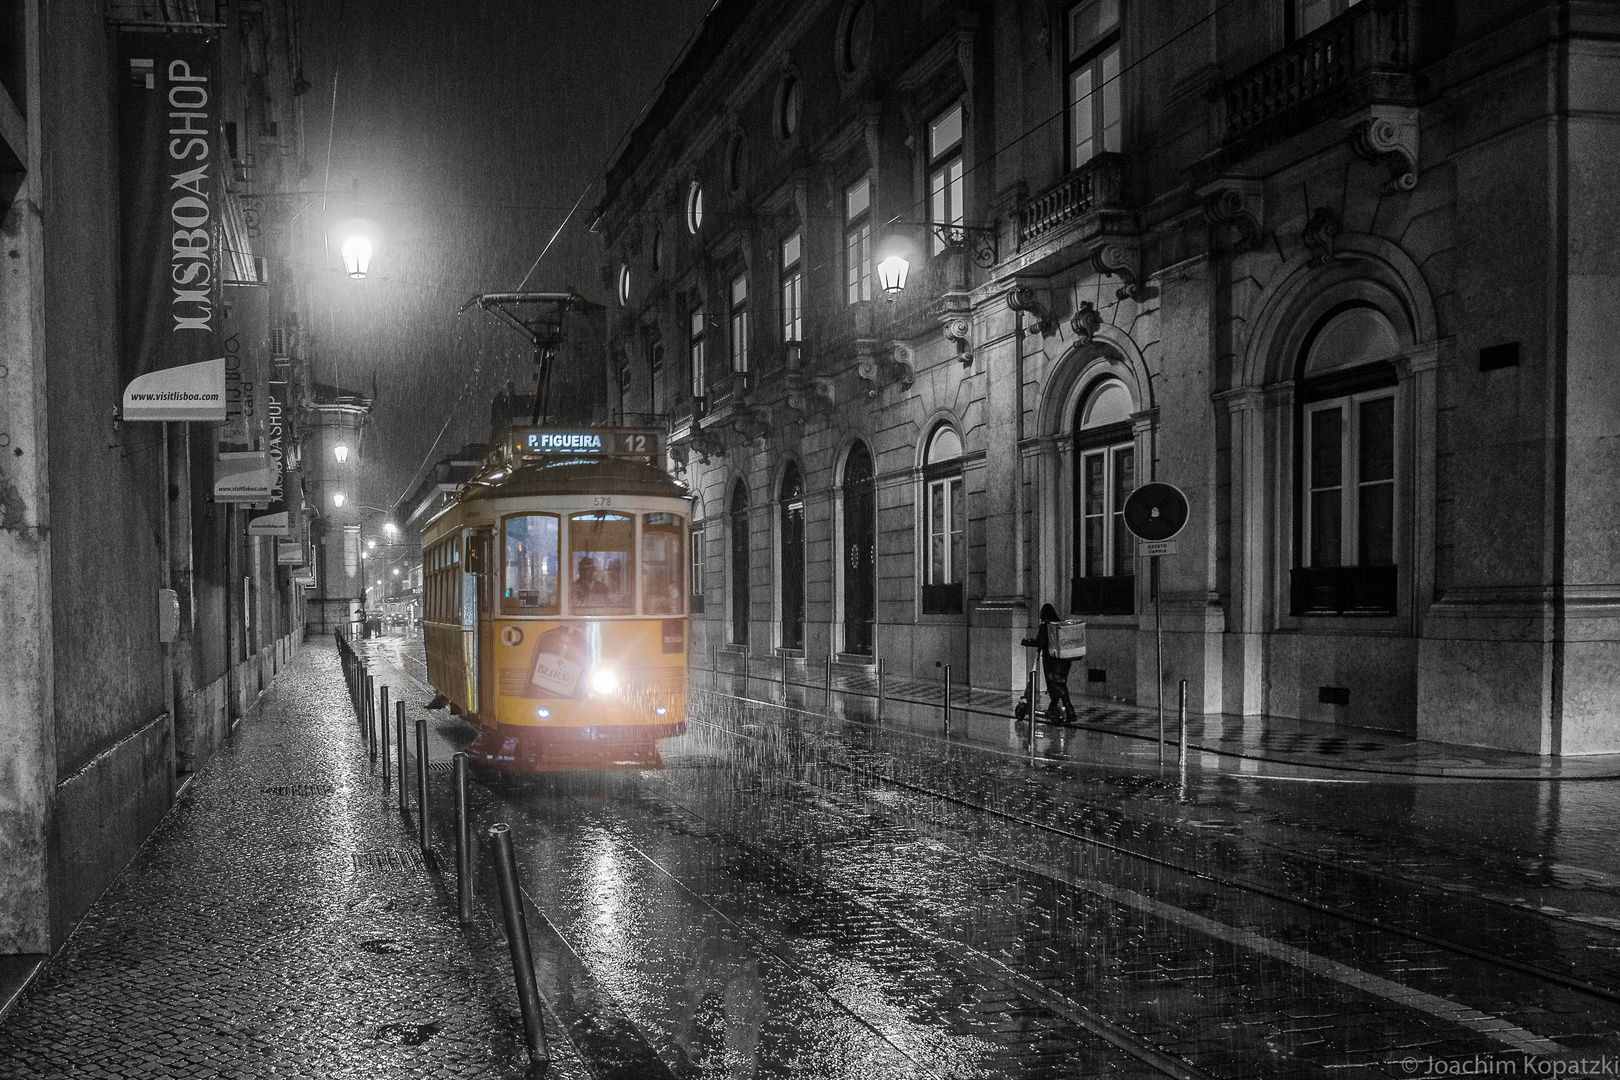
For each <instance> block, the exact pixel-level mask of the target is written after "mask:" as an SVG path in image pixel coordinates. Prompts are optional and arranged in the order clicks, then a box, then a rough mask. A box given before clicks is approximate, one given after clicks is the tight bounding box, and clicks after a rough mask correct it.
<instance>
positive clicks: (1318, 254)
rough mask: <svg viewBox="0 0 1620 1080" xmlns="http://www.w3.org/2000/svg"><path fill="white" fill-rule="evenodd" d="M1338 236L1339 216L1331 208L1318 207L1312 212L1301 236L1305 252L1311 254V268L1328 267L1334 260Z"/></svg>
mask: <svg viewBox="0 0 1620 1080" xmlns="http://www.w3.org/2000/svg"><path fill="white" fill-rule="evenodd" d="M1338 236H1339V215H1338V213H1336V212H1335V211H1334V209H1333V208H1332V207H1331V206H1318V207H1317V208H1316V209H1315V210H1312V211H1311V217H1310V220H1309V221H1307V222H1305V228H1304V229H1303V230H1302V231H1301V232H1300V234H1299V238H1300V241H1301V242H1302V243H1304V245H1305V250H1306V251H1309V252H1310V253H1311V257H1310V265H1311V266H1326V265H1327V264H1328V263H1329V262H1331V261H1332V260H1333V258H1334V254H1333V242H1334V241H1335V240H1337V239H1338Z"/></svg>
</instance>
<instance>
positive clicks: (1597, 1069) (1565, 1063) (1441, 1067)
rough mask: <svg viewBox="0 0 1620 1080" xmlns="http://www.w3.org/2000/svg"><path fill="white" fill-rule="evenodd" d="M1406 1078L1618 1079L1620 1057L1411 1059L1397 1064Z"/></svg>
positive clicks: (1486, 1056) (1479, 1055)
mask: <svg viewBox="0 0 1620 1080" xmlns="http://www.w3.org/2000/svg"><path fill="white" fill-rule="evenodd" d="M1396 1064H1398V1065H1399V1066H1400V1068H1401V1072H1402V1073H1403V1074H1405V1075H1406V1076H1552V1077H1578V1076H1615V1077H1620V1055H1615V1054H1604V1055H1602V1056H1599V1057H1532V1056H1530V1055H1523V1056H1520V1055H1511V1056H1510V1055H1506V1054H1504V1055H1501V1056H1497V1055H1494V1054H1475V1055H1473V1056H1471V1057H1443V1058H1442V1057H1430V1056H1418V1055H1411V1056H1408V1057H1404V1058H1401V1059H1399V1061H1398V1062H1396Z"/></svg>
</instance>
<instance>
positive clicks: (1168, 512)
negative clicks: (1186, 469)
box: [1125, 484, 1187, 540]
mask: <svg viewBox="0 0 1620 1080" xmlns="http://www.w3.org/2000/svg"><path fill="white" fill-rule="evenodd" d="M1186 524H1187V496H1185V495H1183V494H1182V493H1181V489H1180V488H1178V487H1176V486H1174V485H1173V484H1143V485H1142V486H1141V487H1139V488H1137V489H1136V490H1135V491H1133V492H1131V493H1130V494H1129V495H1128V496H1126V497H1125V527H1126V528H1127V529H1129V530H1131V533H1132V535H1134V536H1136V537H1137V538H1139V539H1142V540H1168V539H1170V538H1171V537H1172V536H1174V535H1176V533H1178V532H1180V531H1181V529H1182V526H1184V525H1186Z"/></svg>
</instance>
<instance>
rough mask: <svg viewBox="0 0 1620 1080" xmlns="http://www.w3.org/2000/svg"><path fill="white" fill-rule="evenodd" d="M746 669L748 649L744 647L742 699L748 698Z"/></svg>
mask: <svg viewBox="0 0 1620 1080" xmlns="http://www.w3.org/2000/svg"><path fill="white" fill-rule="evenodd" d="M748 667H749V665H748V649H747V647H746V646H745V647H744V648H743V693H742V696H743V697H747V696H748Z"/></svg>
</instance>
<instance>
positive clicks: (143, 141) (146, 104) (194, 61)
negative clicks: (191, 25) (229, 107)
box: [118, 31, 225, 421]
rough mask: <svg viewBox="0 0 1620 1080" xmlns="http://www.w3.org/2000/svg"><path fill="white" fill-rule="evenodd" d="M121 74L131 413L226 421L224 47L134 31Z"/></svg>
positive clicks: (123, 352) (123, 355) (123, 362)
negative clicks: (223, 351) (221, 78)
mask: <svg viewBox="0 0 1620 1080" xmlns="http://www.w3.org/2000/svg"><path fill="white" fill-rule="evenodd" d="M118 71H119V76H120V77H119V81H118V157H119V175H120V176H121V177H122V178H123V180H122V190H121V191H120V193H119V211H120V213H119V229H120V237H119V240H120V243H119V251H120V257H121V259H122V265H121V267H120V271H121V272H120V280H121V283H122V284H121V286H120V288H121V291H122V297H121V299H122V304H121V305H120V306H121V307H122V310H123V325H122V327H121V328H120V350H119V352H120V357H119V367H120V375H121V381H122V382H123V383H124V384H125V394H124V410H123V417H124V419H126V420H176V421H185V420H199V421H219V420H223V419H225V400H224V393H225V388H224V386H223V385H222V383H221V379H220V376H221V375H222V374H223V372H222V370H221V366H220V365H219V364H218V363H217V361H218V359H219V358H220V356H221V322H222V318H223V310H222V303H221V299H222V298H221V283H222V276H221V274H220V264H219V248H220V242H221V236H222V233H221V227H220V220H221V217H222V214H221V200H222V198H223V196H224V191H225V189H224V177H223V176H222V175H221V172H220V170H221V168H222V160H223V159H222V155H221V147H220V144H221V140H220V131H221V126H220V116H221V112H220V105H221V101H220V98H219V93H220V88H219V85H218V76H219V73H220V42H219V39H218V38H217V37H216V36H214V35H212V34H201V33H195V32H148V31H143V32H139V33H137V32H131V31H125V32H123V33H120V34H119V36H118Z"/></svg>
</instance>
